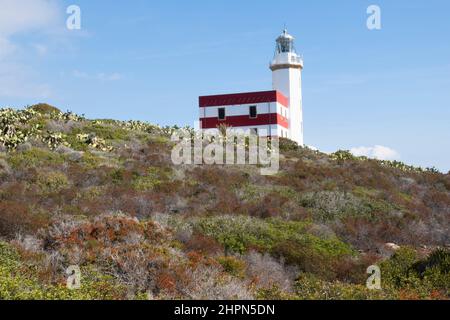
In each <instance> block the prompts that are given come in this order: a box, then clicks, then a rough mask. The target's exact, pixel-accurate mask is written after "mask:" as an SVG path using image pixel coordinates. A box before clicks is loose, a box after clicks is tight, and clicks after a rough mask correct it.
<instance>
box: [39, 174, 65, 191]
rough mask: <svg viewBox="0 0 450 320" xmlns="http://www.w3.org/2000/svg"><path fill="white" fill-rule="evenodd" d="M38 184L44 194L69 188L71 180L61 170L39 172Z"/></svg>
mask: <svg viewBox="0 0 450 320" xmlns="http://www.w3.org/2000/svg"><path fill="white" fill-rule="evenodd" d="M36 184H37V186H38V187H39V189H40V190H41V192H42V193H43V194H50V193H56V192H59V191H61V190H63V189H65V188H67V187H68V186H69V180H68V179H67V177H66V175H65V174H63V173H61V172H57V171H54V172H40V173H38V176H37V181H36Z"/></svg>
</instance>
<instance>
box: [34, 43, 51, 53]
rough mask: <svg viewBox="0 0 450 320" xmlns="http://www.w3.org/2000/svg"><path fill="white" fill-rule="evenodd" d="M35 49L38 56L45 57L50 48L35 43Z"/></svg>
mask: <svg viewBox="0 0 450 320" xmlns="http://www.w3.org/2000/svg"><path fill="white" fill-rule="evenodd" d="M33 48H34V49H35V50H36V52H37V54H38V55H40V56H45V55H46V54H47V52H48V47H47V46H46V45H44V44H40V43H35V44H33Z"/></svg>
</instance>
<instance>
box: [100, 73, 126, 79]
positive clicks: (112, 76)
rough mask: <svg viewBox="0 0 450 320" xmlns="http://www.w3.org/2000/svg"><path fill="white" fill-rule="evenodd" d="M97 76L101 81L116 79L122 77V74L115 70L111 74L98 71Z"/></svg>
mask: <svg viewBox="0 0 450 320" xmlns="http://www.w3.org/2000/svg"><path fill="white" fill-rule="evenodd" d="M97 78H98V79H99V80H101V81H117V80H120V79H122V76H121V75H120V74H119V73H117V72H114V73H111V74H105V73H99V74H97Z"/></svg>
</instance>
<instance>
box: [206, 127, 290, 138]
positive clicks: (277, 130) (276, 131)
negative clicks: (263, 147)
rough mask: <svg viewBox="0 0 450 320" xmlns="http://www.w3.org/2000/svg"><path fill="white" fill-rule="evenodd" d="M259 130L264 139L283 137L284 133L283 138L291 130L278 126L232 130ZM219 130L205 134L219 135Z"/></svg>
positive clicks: (207, 130) (210, 130)
mask: <svg viewBox="0 0 450 320" xmlns="http://www.w3.org/2000/svg"><path fill="white" fill-rule="evenodd" d="M254 128H257V129H258V135H259V136H261V137H263V136H272V137H282V133H283V137H285V136H286V134H288V132H289V130H288V129H286V128H285V127H283V126H280V125H278V124H274V125H271V126H268V125H263V126H251V127H234V128H232V129H235V130H238V132H239V130H241V131H246V130H251V129H254ZM218 131H219V130H218V129H205V130H204V132H205V133H211V134H213V133H217V132H218ZM288 138H289V137H288Z"/></svg>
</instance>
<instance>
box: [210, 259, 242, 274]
mask: <svg viewBox="0 0 450 320" xmlns="http://www.w3.org/2000/svg"><path fill="white" fill-rule="evenodd" d="M217 261H218V262H219V263H220V265H221V266H222V267H223V269H224V270H225V272H227V273H229V274H231V275H232V276H235V277H240V278H243V277H244V275H245V274H244V273H245V262H244V261H242V260H239V259H237V258H235V257H233V256H228V257H219V258H218V259H217Z"/></svg>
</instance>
